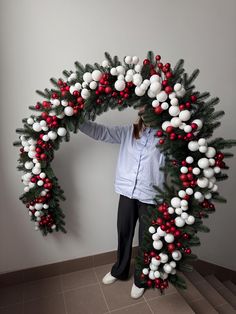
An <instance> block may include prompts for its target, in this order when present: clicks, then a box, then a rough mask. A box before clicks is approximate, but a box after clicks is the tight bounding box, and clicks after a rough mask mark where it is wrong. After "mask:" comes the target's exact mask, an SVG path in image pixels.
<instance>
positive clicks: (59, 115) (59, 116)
mask: <svg viewBox="0 0 236 314" xmlns="http://www.w3.org/2000/svg"><path fill="white" fill-rule="evenodd" d="M64 117H65V113H64V112H62V113H60V114H58V115H57V118H58V119H63V118H64Z"/></svg>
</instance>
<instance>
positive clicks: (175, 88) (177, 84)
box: [174, 83, 182, 92]
mask: <svg viewBox="0 0 236 314" xmlns="http://www.w3.org/2000/svg"><path fill="white" fill-rule="evenodd" d="M181 88H182V85H181V84H180V83H176V84H175V85H174V90H175V91H176V92H178V91H180V90H181Z"/></svg>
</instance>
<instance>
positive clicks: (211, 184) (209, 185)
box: [208, 181, 214, 189]
mask: <svg viewBox="0 0 236 314" xmlns="http://www.w3.org/2000/svg"><path fill="white" fill-rule="evenodd" d="M213 186H214V184H213V183H212V182H211V181H210V182H209V184H208V188H209V189H212V188H213Z"/></svg>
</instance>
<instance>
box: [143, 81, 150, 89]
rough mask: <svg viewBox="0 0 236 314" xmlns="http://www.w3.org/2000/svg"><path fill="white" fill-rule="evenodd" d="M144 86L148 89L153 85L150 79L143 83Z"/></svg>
mask: <svg viewBox="0 0 236 314" xmlns="http://www.w3.org/2000/svg"><path fill="white" fill-rule="evenodd" d="M143 84H144V85H146V87H147V88H148V86H149V85H150V84H151V82H150V81H149V80H148V79H146V80H144V81H143Z"/></svg>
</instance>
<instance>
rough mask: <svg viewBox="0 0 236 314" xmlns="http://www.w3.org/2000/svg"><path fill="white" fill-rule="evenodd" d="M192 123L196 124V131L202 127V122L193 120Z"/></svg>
mask: <svg viewBox="0 0 236 314" xmlns="http://www.w3.org/2000/svg"><path fill="white" fill-rule="evenodd" d="M192 123H196V124H197V126H198V130H200V129H201V128H202V125H203V123H202V120H200V119H195V120H193V121H192Z"/></svg>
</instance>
